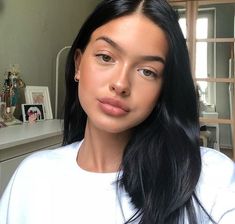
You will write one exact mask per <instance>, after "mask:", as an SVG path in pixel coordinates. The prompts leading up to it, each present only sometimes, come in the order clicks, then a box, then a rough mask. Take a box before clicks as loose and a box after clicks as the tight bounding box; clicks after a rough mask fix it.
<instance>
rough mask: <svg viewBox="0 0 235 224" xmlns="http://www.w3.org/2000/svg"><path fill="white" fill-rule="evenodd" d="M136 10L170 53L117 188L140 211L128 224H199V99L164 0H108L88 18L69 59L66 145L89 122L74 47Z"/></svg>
mask: <svg viewBox="0 0 235 224" xmlns="http://www.w3.org/2000/svg"><path fill="white" fill-rule="evenodd" d="M136 11H138V13H139V12H140V13H142V14H143V15H144V16H146V17H148V18H149V19H150V20H151V21H153V22H154V23H155V24H156V25H158V26H159V27H160V28H161V29H162V30H163V31H164V32H165V34H166V36H167V39H168V45H169V53H168V56H167V62H166V66H165V69H164V75H163V79H164V82H163V88H162V92H161V96H160V99H159V100H158V102H157V104H156V106H155V108H154V109H153V111H152V113H151V114H150V115H149V117H148V118H147V119H146V120H145V121H144V122H142V123H141V124H140V125H138V126H137V127H135V128H134V131H133V134H132V136H131V139H130V140H129V142H128V144H127V146H126V148H125V151H124V154H123V159H122V164H121V168H120V169H121V170H122V175H121V176H120V179H119V185H118V186H119V187H123V188H124V189H125V190H126V191H127V192H128V194H129V196H130V198H131V202H132V203H133V205H134V206H135V207H136V209H137V213H136V216H134V217H132V219H131V220H129V221H128V223H129V222H131V221H132V220H134V219H135V218H137V217H139V219H140V221H139V223H141V224H179V223H184V221H185V220H186V219H187V221H188V222H189V223H190V224H196V223H199V221H198V217H197V214H196V210H197V211H201V212H202V213H203V212H205V210H204V209H203V208H202V206H201V205H200V202H199V201H198V199H197V197H196V193H195V188H196V185H197V183H198V180H199V176H200V173H201V156H200V149H199V119H198V106H197V97H196V91H195V88H194V83H193V79H192V75H191V71H190V70H191V69H190V62H189V56H188V51H187V46H186V42H185V39H184V37H183V34H182V32H181V29H180V26H179V24H178V16H177V13H176V12H175V11H174V10H173V9H172V8H171V6H170V5H169V4H168V3H167V1H166V0H104V1H102V2H101V3H100V4H99V5H98V6H97V7H96V9H95V10H94V12H93V13H92V14H91V15H90V16H89V17H88V19H87V20H86V22H85V23H84V25H83V26H82V27H81V29H80V32H79V33H78V35H77V37H76V39H75V41H74V43H73V45H72V48H71V50H70V52H69V55H68V60H67V67H66V98H65V112H64V139H63V145H66V144H70V143H72V142H75V141H80V140H82V139H83V138H84V132H85V125H86V120H87V115H86V113H85V112H84V110H83V109H82V107H81V105H80V102H79V99H78V96H77V88H78V87H77V83H75V82H74V75H75V64H74V55H75V51H76V49H80V50H81V51H82V52H83V51H84V50H85V49H86V46H87V44H88V43H89V40H90V37H91V35H92V33H93V32H94V31H95V30H96V29H97V28H98V27H100V26H102V25H104V24H106V23H107V22H109V21H111V20H113V19H115V18H118V17H121V16H125V15H130V14H133V13H135V12H136ZM123 35H125V34H123ZM196 206H197V207H198V208H196ZM205 213H206V212H205ZM185 217H187V218H185Z"/></svg>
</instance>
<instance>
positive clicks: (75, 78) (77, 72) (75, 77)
mask: <svg viewBox="0 0 235 224" xmlns="http://www.w3.org/2000/svg"><path fill="white" fill-rule="evenodd" d="M79 73H80V72H79V71H76V73H75V76H74V81H75V82H79V79H78V78H77V77H78V76H79Z"/></svg>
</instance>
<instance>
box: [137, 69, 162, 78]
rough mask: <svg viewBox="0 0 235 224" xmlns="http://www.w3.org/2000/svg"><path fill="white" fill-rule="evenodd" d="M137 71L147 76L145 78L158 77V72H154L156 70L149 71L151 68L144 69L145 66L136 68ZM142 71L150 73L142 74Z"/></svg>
mask: <svg viewBox="0 0 235 224" xmlns="http://www.w3.org/2000/svg"><path fill="white" fill-rule="evenodd" d="M137 71H138V72H140V74H141V75H142V76H145V77H147V78H149V77H150V78H157V77H158V73H156V72H153V71H151V70H149V69H145V68H139V69H137ZM144 72H148V73H150V74H147V75H146V74H144Z"/></svg>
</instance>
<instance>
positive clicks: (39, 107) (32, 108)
mask: <svg viewBox="0 0 235 224" xmlns="http://www.w3.org/2000/svg"><path fill="white" fill-rule="evenodd" d="M21 109H22V116H23V122H34V121H40V120H45V113H44V107H43V104H21Z"/></svg>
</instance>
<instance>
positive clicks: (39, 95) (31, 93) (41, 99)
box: [25, 86, 53, 119]
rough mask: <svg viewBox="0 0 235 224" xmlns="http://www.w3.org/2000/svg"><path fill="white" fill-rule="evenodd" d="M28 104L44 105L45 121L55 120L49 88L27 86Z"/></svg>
mask: <svg viewBox="0 0 235 224" xmlns="http://www.w3.org/2000/svg"><path fill="white" fill-rule="evenodd" d="M25 101H26V104H43V107H44V115H45V119H53V115H52V110H51V100H50V95H49V89H48V86H26V87H25Z"/></svg>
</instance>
